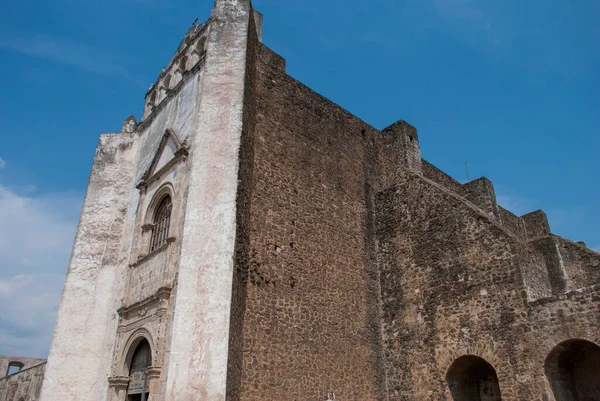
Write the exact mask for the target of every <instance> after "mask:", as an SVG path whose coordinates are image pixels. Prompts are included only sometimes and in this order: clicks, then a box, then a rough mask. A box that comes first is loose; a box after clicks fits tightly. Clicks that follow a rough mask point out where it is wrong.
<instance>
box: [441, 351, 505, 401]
mask: <svg viewBox="0 0 600 401" xmlns="http://www.w3.org/2000/svg"><path fill="white" fill-rule="evenodd" d="M446 381H447V382H448V387H449V388H450V393H451V394H452V398H453V399H454V401H501V400H502V397H501V396H500V385H499V384H498V377H497V376H496V370H495V369H494V368H493V367H492V365H490V364H489V363H487V362H486V361H485V359H482V358H480V357H478V356H475V355H464V356H461V357H460V358H458V359H457V360H456V361H454V362H453V363H452V365H450V369H448V373H447V374H446Z"/></svg>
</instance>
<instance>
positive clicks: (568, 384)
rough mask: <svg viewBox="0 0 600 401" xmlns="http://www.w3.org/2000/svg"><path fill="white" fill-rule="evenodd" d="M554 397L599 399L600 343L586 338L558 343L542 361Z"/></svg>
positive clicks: (565, 400) (564, 400) (568, 400)
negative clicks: (597, 343) (598, 344)
mask: <svg viewBox="0 0 600 401" xmlns="http://www.w3.org/2000/svg"><path fill="white" fill-rule="evenodd" d="M544 370H545V373H546V377H547V378H548V381H549V382H550V386H551V387H552V392H553V393H554V398H556V401H574V400H575V401H584V400H586V401H587V400H590V401H598V400H600V347H599V346H597V345H596V344H594V343H591V342H589V341H585V340H568V341H565V342H562V343H560V344H558V345H557V346H556V347H554V349H552V351H551V352H550V354H549V355H548V357H547V358H546V361H545V363H544Z"/></svg>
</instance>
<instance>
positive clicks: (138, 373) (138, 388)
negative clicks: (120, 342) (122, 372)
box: [127, 340, 152, 401]
mask: <svg viewBox="0 0 600 401" xmlns="http://www.w3.org/2000/svg"><path fill="white" fill-rule="evenodd" d="M151 363H152V351H151V350H150V344H149V343H148V341H146V340H142V341H141V342H140V343H139V344H138V346H137V347H136V349H135V352H134V353H133V357H132V358H131V364H130V365H129V386H128V387H127V401H147V400H148V399H149V397H150V394H149V392H148V387H149V385H148V368H149V367H150V365H151Z"/></svg>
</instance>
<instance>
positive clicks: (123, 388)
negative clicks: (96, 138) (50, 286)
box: [40, 0, 262, 401]
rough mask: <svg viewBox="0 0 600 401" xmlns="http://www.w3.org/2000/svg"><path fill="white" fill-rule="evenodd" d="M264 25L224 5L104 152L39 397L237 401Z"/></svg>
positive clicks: (192, 33)
mask: <svg viewBox="0 0 600 401" xmlns="http://www.w3.org/2000/svg"><path fill="white" fill-rule="evenodd" d="M261 23H262V16H261V15H260V14H259V13H257V12H255V11H254V10H253V9H252V5H251V2H250V0H216V1H215V4H214V9H213V11H212V14H211V16H210V18H209V19H208V21H206V22H204V23H202V24H196V23H194V25H193V26H192V28H190V30H189V31H188V32H187V33H186V35H185V37H184V39H183V41H182V42H181V44H180V45H179V47H178V49H177V51H176V52H175V54H174V56H173V58H172V59H171V61H170V62H169V64H168V65H167V67H165V68H164V69H163V70H162V71H161V73H160V74H159V76H158V78H157V80H156V82H155V83H154V84H153V85H152V86H151V87H150V89H149V90H148V92H147V94H146V100H145V105H144V113H143V117H142V120H141V121H139V122H137V121H136V120H135V118H134V117H133V116H132V117H129V118H128V119H127V120H126V121H125V123H124V124H123V129H122V132H116V133H109V134H103V135H102V136H101V139H100V143H99V145H98V148H97V151H96V156H95V159H94V163H93V166H92V172H91V175H90V180H89V186H88V190H87V193H86V197H85V201H84V205H83V210H82V214H81V217H80V222H79V227H78V230H77V235H76V238H75V244H74V246H73V251H72V256H71V261H70V264H69V270H68V273H67V278H66V281H65V287H64V291H63V296H62V300H61V304H60V309H59V313H58V318H57V323H56V327H55V331H54V337H53V341H52V346H51V350H50V355H49V361H48V365H47V369H46V373H45V379H44V383H43V385H42V391H41V395H40V399H41V400H43V401H58V400H75V399H93V400H109V401H124V400H128V401H131V400H140V401H142V400H143V401H159V400H170V401H177V400H181V401H188V400H211V401H213V400H215V401H218V400H225V396H226V391H227V388H226V386H227V382H228V374H229V373H228V372H229V369H228V363H229V359H230V354H231V351H230V343H231V342H232V340H231V338H230V321H231V313H232V310H234V309H235V308H236V306H235V305H233V303H235V296H232V291H234V280H235V271H234V270H235V269H234V258H235V254H236V238H237V236H238V231H239V223H238V221H237V220H238V218H239V217H238V216H239V215H240V213H239V210H238V209H239V205H238V203H239V198H240V196H239V191H240V188H239V182H240V180H239V175H240V169H242V167H240V166H241V164H242V163H241V162H240V157H241V156H240V154H241V152H243V150H242V149H241V148H242V137H243V131H244V130H245V129H247V127H248V124H247V122H246V121H245V118H247V116H246V114H247V113H244V108H245V103H246V102H247V99H248V94H247V93H246V92H247V91H248V89H247V88H248V87H249V85H247V81H248V79H249V74H248V71H249V68H248V65H249V63H251V62H252V61H251V57H249V52H250V51H251V50H249V49H251V48H252V47H253V43H255V42H257V41H259V40H260V39H261V31H262V29H261Z"/></svg>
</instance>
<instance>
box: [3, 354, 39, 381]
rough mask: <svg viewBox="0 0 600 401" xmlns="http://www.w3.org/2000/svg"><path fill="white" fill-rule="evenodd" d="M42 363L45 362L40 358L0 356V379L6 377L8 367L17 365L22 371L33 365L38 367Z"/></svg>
mask: <svg viewBox="0 0 600 401" xmlns="http://www.w3.org/2000/svg"><path fill="white" fill-rule="evenodd" d="M42 362H46V360H45V359H40V358H24V357H21V356H8V355H0V377H5V376H7V374H8V367H9V366H10V365H13V364H14V365H17V366H19V367H20V369H21V370H23V369H29V368H30V367H32V366H35V365H39V364H40V363H42Z"/></svg>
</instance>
